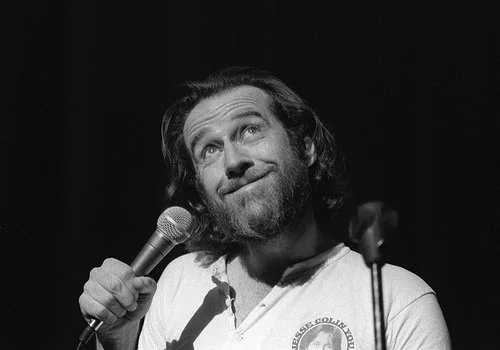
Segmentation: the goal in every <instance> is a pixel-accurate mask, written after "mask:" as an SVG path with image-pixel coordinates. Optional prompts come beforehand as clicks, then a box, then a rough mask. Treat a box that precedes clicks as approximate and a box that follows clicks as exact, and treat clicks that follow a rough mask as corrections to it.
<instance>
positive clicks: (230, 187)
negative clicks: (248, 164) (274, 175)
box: [218, 169, 272, 196]
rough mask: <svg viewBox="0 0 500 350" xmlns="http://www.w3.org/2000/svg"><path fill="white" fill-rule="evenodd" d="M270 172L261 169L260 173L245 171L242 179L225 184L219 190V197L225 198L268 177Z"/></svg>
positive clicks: (269, 170)
mask: <svg viewBox="0 0 500 350" xmlns="http://www.w3.org/2000/svg"><path fill="white" fill-rule="evenodd" d="M271 172H272V169H263V170H260V171H258V170H257V171H247V173H246V174H245V176H244V177H241V178H237V179H233V180H229V182H227V183H225V184H224V185H223V186H221V187H220V188H219V191H218V192H219V195H220V196H225V195H228V194H231V193H233V192H236V191H238V190H239V189H240V188H242V187H244V186H246V185H248V184H251V183H252V182H256V181H258V180H260V179H262V178H263V177H266V176H267V175H269V173H271Z"/></svg>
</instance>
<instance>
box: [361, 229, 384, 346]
mask: <svg viewBox="0 0 500 350" xmlns="http://www.w3.org/2000/svg"><path fill="white" fill-rule="evenodd" d="M375 230H376V228H374V227H369V228H368V229H367V231H366V232H365V234H364V235H363V236H362V238H361V241H360V246H363V248H361V247H360V248H361V251H362V252H364V254H363V258H364V260H365V264H366V265H367V266H368V267H369V268H370V273H371V286H372V305H373V324H374V332H375V333H374V334H375V350H386V349H387V345H386V340H385V318H384V300H383V289H382V266H383V265H384V261H383V260H382V255H381V253H380V250H379V248H380V245H381V244H382V243H383V241H378V242H377V241H376V240H375V239H374V238H375V237H376V236H377V234H376V233H373V231H375Z"/></svg>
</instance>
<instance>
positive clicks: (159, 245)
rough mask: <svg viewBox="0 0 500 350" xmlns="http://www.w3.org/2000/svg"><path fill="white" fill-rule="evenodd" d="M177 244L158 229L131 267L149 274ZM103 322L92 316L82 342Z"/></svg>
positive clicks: (138, 273) (141, 272)
mask: <svg viewBox="0 0 500 350" xmlns="http://www.w3.org/2000/svg"><path fill="white" fill-rule="evenodd" d="M175 245H176V243H174V242H172V241H171V240H170V239H169V238H168V237H167V236H165V235H164V234H162V233H161V231H160V230H156V231H155V233H154V234H153V235H152V236H151V238H150V239H149V241H148V242H147V243H146V244H144V246H143V247H142V249H141V251H140V252H139V254H137V256H136V257H135V259H134V261H133V262H132V264H130V267H131V268H132V270H133V271H134V272H135V275H136V276H145V275H148V274H149V273H150V272H151V270H153V269H154V268H155V267H156V265H158V263H159V262H160V261H161V260H162V259H163V258H164V257H165V256H166V255H167V254H168V252H170V251H171V250H172V248H174V247H175ZM102 324H103V322H102V321H101V320H98V319H95V318H91V319H90V322H89V324H88V325H87V327H85V329H84V330H83V332H82V334H80V337H79V338H78V340H79V341H80V344H87V343H88V342H89V340H90V339H91V338H92V336H93V335H94V334H95V332H97V331H98V330H99V328H100V327H101V326H102Z"/></svg>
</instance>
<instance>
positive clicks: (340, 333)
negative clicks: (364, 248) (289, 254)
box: [139, 244, 451, 350]
mask: <svg viewBox="0 0 500 350" xmlns="http://www.w3.org/2000/svg"><path fill="white" fill-rule="evenodd" d="M195 258H196V253H190V254H186V255H183V256H181V257H179V258H177V259H175V260H174V261H172V262H171V263H170V264H169V265H168V266H167V268H166V269H165V271H164V272H163V274H162V276H161V278H160V280H159V281H158V290H157V292H156V295H155V297H154V299H153V303H152V306H151V309H150V310H149V312H148V314H147V315H146V318H145V322H144V326H143V329H142V332H141V335H140V339H139V349H144V350H152V349H168V350H175V349H218V350H220V349H252V350H255V349H269V350H271V349H272V350H276V349H292V350H295V349H297V350H299V349H334V350H337V349H342V350H343V349H374V325H373V311H372V294H371V277H370V270H369V269H368V268H367V267H366V265H365V264H364V262H363V259H362V257H361V255H360V254H358V253H356V252H354V251H352V250H350V249H349V248H348V247H345V246H344V245H343V244H339V245H337V246H336V247H334V248H333V249H332V250H330V251H328V252H325V253H323V254H321V255H318V256H316V257H314V258H312V259H310V260H308V261H306V262H301V263H299V264H297V265H295V266H293V267H291V268H289V269H288V270H287V271H286V272H285V274H284V277H290V276H292V275H295V274H307V272H308V271H309V272H310V271H314V269H313V268H314V267H317V266H318V265H321V264H322V263H323V265H322V266H321V267H320V268H319V269H316V271H315V274H314V276H313V277H312V278H311V279H309V280H308V281H307V282H306V283H304V284H302V285H288V286H286V285H280V284H278V285H277V286H275V287H274V288H273V289H272V291H271V292H270V293H269V294H268V295H267V296H266V297H265V298H264V299H263V300H262V303H261V304H260V305H258V306H257V307H256V308H255V309H254V310H253V311H252V312H251V313H250V314H249V315H248V317H247V318H246V319H245V320H244V321H243V322H242V323H241V324H240V326H239V327H238V328H235V322H234V315H233V313H232V308H231V307H228V305H231V302H230V299H229V285H228V284H227V275H226V260H225V259H226V257H221V258H220V259H219V260H218V261H217V262H215V263H214V264H212V265H211V266H209V267H207V268H203V267H201V266H200V265H199V264H198V263H196V262H195ZM382 276H383V298H384V313H385V320H386V339H387V348H388V349H394V350H396V349H426V350H432V349H451V346H450V339H449V334H448V330H447V328H446V323H445V321H444V318H443V315H442V312H441V309H440V307H439V305H438V302H437V299H436V296H435V294H434V292H433V291H432V289H431V288H430V287H429V286H428V285H427V284H426V283H425V282H424V281H423V280H422V279H421V278H419V277H418V276H416V275H415V274H413V273H411V272H409V271H407V270H404V269H402V268H400V267H397V266H393V265H389V264H386V265H384V267H383V270H382ZM282 280H283V279H282ZM321 325H323V329H324V330H326V331H330V333H329V335H327V333H325V332H320V334H319V335H318V336H317V337H314V336H313V333H314V332H317V331H318V330H319V329H320V326H321ZM311 338H312V339H311ZM325 339H329V344H328V345H326V343H327V342H326V340H325ZM309 343H311V344H309ZM308 344H309V346H308Z"/></svg>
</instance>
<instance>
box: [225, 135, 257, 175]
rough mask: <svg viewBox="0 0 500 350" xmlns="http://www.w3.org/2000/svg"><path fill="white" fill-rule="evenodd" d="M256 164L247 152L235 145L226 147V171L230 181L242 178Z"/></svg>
mask: <svg viewBox="0 0 500 350" xmlns="http://www.w3.org/2000/svg"><path fill="white" fill-rule="evenodd" d="M253 165H254V162H253V160H252V158H251V157H250V156H249V155H248V153H247V151H246V150H244V149H243V148H242V147H240V146H238V145H235V144H228V145H226V146H225V147H224V169H225V173H226V176H227V178H228V179H231V178H235V177H240V176H242V175H243V174H244V173H245V171H246V170H247V169H248V168H250V167H252V166H253Z"/></svg>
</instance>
